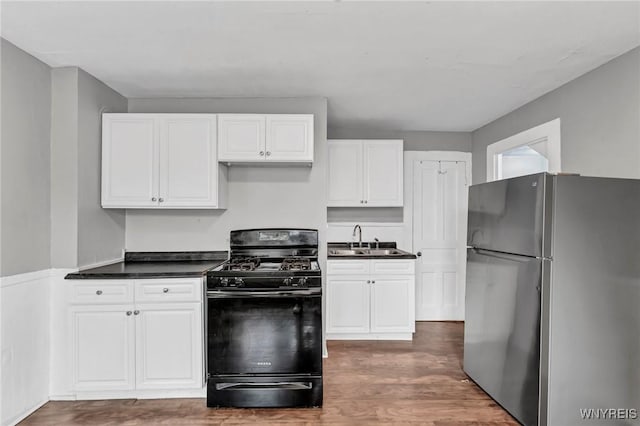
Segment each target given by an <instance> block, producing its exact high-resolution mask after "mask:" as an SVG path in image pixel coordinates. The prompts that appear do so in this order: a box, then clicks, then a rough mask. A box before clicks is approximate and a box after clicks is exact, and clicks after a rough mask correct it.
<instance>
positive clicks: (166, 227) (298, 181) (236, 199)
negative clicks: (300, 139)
mask: <svg viewBox="0 0 640 426" xmlns="http://www.w3.org/2000/svg"><path fill="white" fill-rule="evenodd" d="M129 112H183V113H186V112H202V113H205V112H206V113H220V112H228V113H234V112H236V113H242V112H247V113H248V112H254V113H308V114H309V113H311V114H314V119H315V131H314V140H315V152H314V156H315V160H314V163H313V167H307V166H304V165H303V166H296V167H291V166H287V167H280V166H259V165H254V166H231V167H230V168H229V176H228V180H229V200H228V208H227V209H226V210H188V211H186V210H133V209H132V210H127V223H126V248H127V250H134V251H144V250H227V249H228V246H229V243H228V238H229V231H230V230H232V229H242V228H256V227H278V226H282V227H301V228H317V229H318V230H319V233H320V239H321V246H322V250H323V251H322V253H324V249H325V247H324V246H325V244H324V242H325V241H326V240H325V237H324V234H325V230H326V223H327V216H326V169H327V143H326V140H327V133H326V132H327V102H326V99H324V98H295V99H294V98H283V99H262V98H257V99H212V98H202V99H166V98H164V99H129Z"/></svg>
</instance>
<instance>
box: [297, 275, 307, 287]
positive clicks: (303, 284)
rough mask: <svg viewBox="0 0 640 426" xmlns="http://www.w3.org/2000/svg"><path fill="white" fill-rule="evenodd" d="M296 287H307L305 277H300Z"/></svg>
mask: <svg viewBox="0 0 640 426" xmlns="http://www.w3.org/2000/svg"><path fill="white" fill-rule="evenodd" d="M298 286H299V287H306V286H307V277H302V278H300V279H299V280H298Z"/></svg>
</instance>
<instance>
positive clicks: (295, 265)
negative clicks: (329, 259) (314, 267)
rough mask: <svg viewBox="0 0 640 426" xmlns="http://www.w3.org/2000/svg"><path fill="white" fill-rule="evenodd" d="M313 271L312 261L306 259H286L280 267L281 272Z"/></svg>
mask: <svg viewBox="0 0 640 426" xmlns="http://www.w3.org/2000/svg"><path fill="white" fill-rule="evenodd" d="M310 269H311V260H309V259H308V258H306V257H286V258H284V260H283V261H282V264H281V265H280V270H281V271H308V270H310Z"/></svg>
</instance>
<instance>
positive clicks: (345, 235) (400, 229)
mask: <svg viewBox="0 0 640 426" xmlns="http://www.w3.org/2000/svg"><path fill="white" fill-rule="evenodd" d="M355 225H356V223H355V222H353V223H351V222H334V223H329V224H328V226H327V241H329V242H350V241H357V240H356V239H355V238H353V227H354V226H355ZM359 225H360V227H361V228H362V241H373V239H374V238H377V239H379V240H380V241H386V242H389V241H392V242H396V243H397V245H398V248H399V249H402V250H407V251H411V244H410V242H406V241H405V237H406V232H405V225H404V224H403V223H384V222H380V223H373V222H363V223H359ZM356 238H357V237H356Z"/></svg>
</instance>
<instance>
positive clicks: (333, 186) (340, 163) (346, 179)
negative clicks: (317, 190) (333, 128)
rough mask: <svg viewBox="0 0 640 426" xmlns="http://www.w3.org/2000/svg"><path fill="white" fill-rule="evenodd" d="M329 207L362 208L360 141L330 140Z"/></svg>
mask: <svg viewBox="0 0 640 426" xmlns="http://www.w3.org/2000/svg"><path fill="white" fill-rule="evenodd" d="M328 146H329V173H328V175H329V200H328V205H329V207H354V206H357V207H363V206H364V197H363V192H362V189H363V187H362V178H363V174H362V173H363V171H362V141H352V140H331V141H329V142H328Z"/></svg>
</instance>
